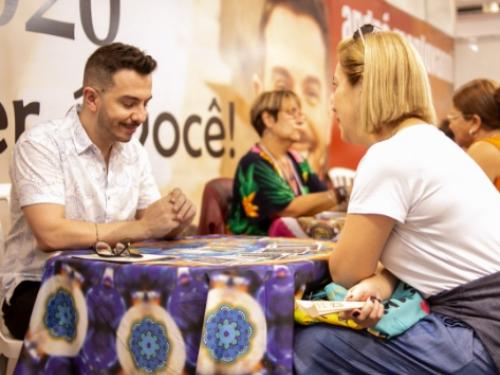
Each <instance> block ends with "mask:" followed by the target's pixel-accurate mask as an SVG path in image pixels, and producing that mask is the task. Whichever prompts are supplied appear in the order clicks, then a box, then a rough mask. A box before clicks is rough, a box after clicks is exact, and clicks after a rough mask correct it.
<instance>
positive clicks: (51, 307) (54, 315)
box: [43, 288, 78, 342]
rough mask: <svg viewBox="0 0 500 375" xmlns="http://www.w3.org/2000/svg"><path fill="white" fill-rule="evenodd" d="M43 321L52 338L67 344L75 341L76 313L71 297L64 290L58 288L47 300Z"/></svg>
mask: <svg viewBox="0 0 500 375" xmlns="http://www.w3.org/2000/svg"><path fill="white" fill-rule="evenodd" d="M43 321H44V324H45V326H46V327H47V329H48V331H49V333H50V335H51V336H52V337H54V338H59V339H64V340H66V341H67V342H71V341H73V340H74V339H75V337H76V327H77V324H78V313H77V311H76V307H75V301H74V299H73V296H72V295H71V294H70V293H68V291H67V290H66V289H63V288H59V289H58V290H57V291H56V292H55V293H54V294H52V295H50V296H49V298H47V308H46V310H45V316H44V317H43Z"/></svg>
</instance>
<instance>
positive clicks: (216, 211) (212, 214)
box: [198, 177, 233, 235]
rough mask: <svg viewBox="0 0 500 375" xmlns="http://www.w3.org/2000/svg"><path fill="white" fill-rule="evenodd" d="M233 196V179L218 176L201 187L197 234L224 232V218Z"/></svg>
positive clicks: (225, 230)
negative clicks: (201, 194) (201, 195)
mask: <svg viewBox="0 0 500 375" xmlns="http://www.w3.org/2000/svg"><path fill="white" fill-rule="evenodd" d="M232 198H233V179H232V178H228V177H219V178H214V179H213V180H210V181H209V182H207V184H206V185H205V188H204V189H203V197H202V201H201V212H200V222H199V225H198V234H200V235H205V234H225V233H227V229H226V220H227V216H228V214H229V207H230V204H231V200H232Z"/></svg>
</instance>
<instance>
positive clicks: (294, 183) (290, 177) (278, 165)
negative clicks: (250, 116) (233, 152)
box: [259, 143, 304, 195]
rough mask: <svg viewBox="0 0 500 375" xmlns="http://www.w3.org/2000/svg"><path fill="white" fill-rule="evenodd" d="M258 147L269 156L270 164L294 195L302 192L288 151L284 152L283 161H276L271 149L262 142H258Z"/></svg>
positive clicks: (300, 182) (302, 188)
mask: <svg viewBox="0 0 500 375" xmlns="http://www.w3.org/2000/svg"><path fill="white" fill-rule="evenodd" d="M259 147H260V148H261V149H262V151H264V152H265V153H266V154H267V155H268V156H269V158H270V159H271V161H272V164H273V165H274V168H275V169H276V171H277V172H278V174H279V175H280V177H281V178H282V179H283V180H285V182H286V183H287V184H288V185H289V186H290V188H291V189H292V191H293V192H294V193H295V195H301V194H304V186H303V185H302V181H301V180H300V178H299V176H298V175H297V171H296V170H295V165H294V164H293V162H292V161H291V160H290V157H289V156H288V153H287V154H285V162H278V160H277V159H276V158H275V157H274V155H273V154H272V153H271V151H269V150H268V149H267V147H266V146H264V145H263V144H262V143H259ZM287 172H288V173H287ZM290 172H291V173H290Z"/></svg>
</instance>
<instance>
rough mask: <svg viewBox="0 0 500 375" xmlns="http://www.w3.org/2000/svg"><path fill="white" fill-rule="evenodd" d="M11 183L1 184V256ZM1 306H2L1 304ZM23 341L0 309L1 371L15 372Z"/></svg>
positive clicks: (7, 373)
mask: <svg viewBox="0 0 500 375" xmlns="http://www.w3.org/2000/svg"><path fill="white" fill-rule="evenodd" d="M10 187H11V186H10V184H0V204H1V205H2V206H1V207H0V215H1V220H0V256H2V255H3V252H4V238H5V234H6V233H7V231H8V229H9V227H10V220H9V218H10V212H9V211H10ZM0 307H1V306H0ZM22 346H23V342H22V341H21V340H16V339H14V338H13V337H11V336H10V335H9V334H8V329H7V327H5V325H4V321H3V316H2V315H1V309H0V357H1V361H0V373H1V374H6V375H11V374H13V373H14V368H15V367H16V363H17V359H18V358H19V353H21V348H22Z"/></svg>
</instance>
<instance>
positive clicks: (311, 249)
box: [134, 235, 335, 265]
mask: <svg viewBox="0 0 500 375" xmlns="http://www.w3.org/2000/svg"><path fill="white" fill-rule="evenodd" d="M334 246H335V244H334V243H333V242H329V241H318V240H314V239H309V238H281V237H253V236H220V235H216V236H203V237H196V236H195V237H187V238H185V239H182V240H175V241H158V242H140V243H136V244H134V247H135V248H137V249H138V250H139V251H140V252H141V253H143V254H156V255H158V256H160V255H161V257H158V258H156V260H154V262H155V263H169V264H179V265H182V264H187V265H193V264H199V265H217V264H220V265H230V264H235V265H241V264H256V263H269V262H273V263H274V262H276V263H282V262H287V263H288V262H293V261H302V260H306V259H327V257H328V254H330V252H331V251H332V250H333V249H334Z"/></svg>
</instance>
